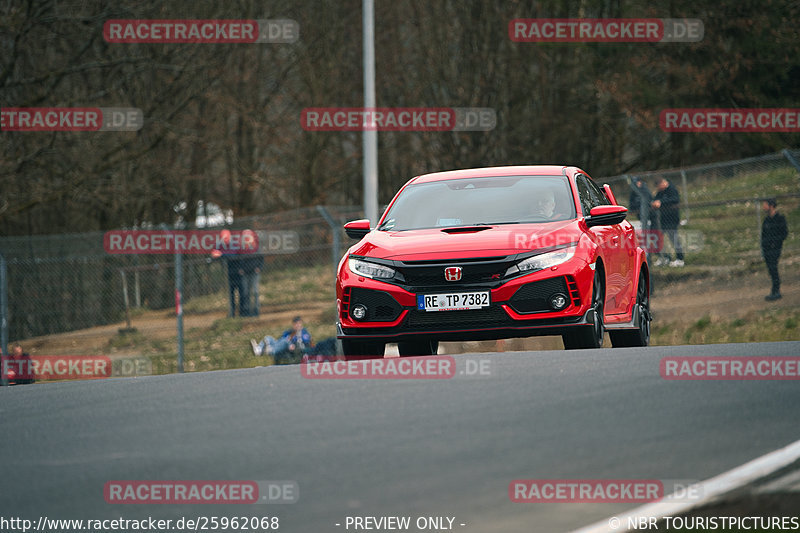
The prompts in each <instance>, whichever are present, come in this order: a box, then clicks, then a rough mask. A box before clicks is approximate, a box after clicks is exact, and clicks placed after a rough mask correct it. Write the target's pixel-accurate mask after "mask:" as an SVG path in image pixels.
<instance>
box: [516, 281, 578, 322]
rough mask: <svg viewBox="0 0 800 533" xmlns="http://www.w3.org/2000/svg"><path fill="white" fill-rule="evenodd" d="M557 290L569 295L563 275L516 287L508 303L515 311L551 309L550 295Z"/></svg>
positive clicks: (533, 311)
mask: <svg viewBox="0 0 800 533" xmlns="http://www.w3.org/2000/svg"><path fill="white" fill-rule="evenodd" d="M558 292H560V293H561V294H563V295H564V296H566V297H567V298H569V297H570V293H569V292H568V290H567V284H566V282H565V281H564V277H563V276H561V277H558V278H550V279H544V280H541V281H534V282H532V283H526V284H525V285H523V286H522V287H520V288H519V289H517V292H515V293H514V296H512V297H511V299H510V300H509V302H508V303H509V305H510V306H511V307H512V308H513V309H514V311H516V312H517V313H538V312H542V311H552V309H551V308H550V297H551V296H552V295H554V294H556V293H558Z"/></svg>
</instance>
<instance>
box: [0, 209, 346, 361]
mask: <svg viewBox="0 0 800 533" xmlns="http://www.w3.org/2000/svg"><path fill="white" fill-rule="evenodd" d="M360 216H361V210H360V208H356V207H335V206H316V207H311V208H303V209H296V210H291V211H285V212H281V213H276V214H271V215H264V216H257V217H243V218H239V219H237V220H235V222H234V223H233V224H230V225H228V226H225V229H227V230H229V232H230V233H231V234H233V236H234V240H235V239H236V236H237V234H238V235H241V234H242V233H243V232H248V231H250V232H252V233H253V234H254V235H255V236H256V239H257V243H258V244H257V246H256V248H254V249H252V250H248V251H246V252H247V253H239V254H236V253H234V254H228V253H223V254H222V255H221V256H219V254H215V253H213V252H214V250H213V249H215V248H219V244H220V241H219V238H218V237H217V236H218V235H219V234H220V233H222V228H219V227H217V228H190V227H183V228H164V229H163V230H160V229H159V228H147V229H142V228H139V229H137V230H130V231H124V230H122V231H119V232H107V233H102V232H96V233H84V234H65V235H45V236H25V237H3V238H0V253H2V259H0V274H2V278H3V279H0V282H2V281H4V280H5V282H6V283H4V284H2V286H3V287H5V288H6V290H4V291H3V290H0V293H2V294H1V296H2V297H3V298H2V303H3V304H4V305H0V316H2V317H3V323H4V327H3V328H2V332H3V337H2V347H3V349H4V353H7V352H6V350H7V347H8V342H9V341H15V342H16V341H24V342H23V344H24V348H25V349H26V350H27V351H30V352H31V353H34V354H44V355H52V354H54V353H69V354H72V355H93V354H98V353H103V354H108V353H112V354H114V353H116V354H132V353H138V354H141V353H144V354H146V355H148V356H158V355H163V358H160V360H161V361H162V362H163V365H164V367H163V368H158V366H156V369H155V370H157V371H159V370H161V371H165V370H166V371H168V370H175V369H176V368H177V364H178V363H177V361H176V357H177V356H178V355H179V352H180V351H183V350H182V347H181V344H182V343H181V342H180V341H181V340H183V341H185V343H186V346H187V347H192V348H198V347H199V348H200V349H201V350H205V349H209V350H214V349H215V346H213V345H210V346H204V345H203V342H204V338H205V335H206V330H208V329H213V328H214V327H218V328H223V329H224V328H230V329H232V330H236V329H239V328H238V327H237V326H234V324H235V323H236V322H237V321H238V318H240V317H248V318H249V317H252V318H253V320H251V322H252V323H254V324H255V323H257V320H258V317H259V316H261V315H262V311H264V310H267V311H274V310H275V309H286V310H287V312H289V313H298V314H299V313H300V312H301V311H302V310H303V309H305V308H307V307H308V306H309V305H311V304H313V305H312V307H313V308H314V309H317V308H319V307H321V302H323V301H326V302H327V303H328V304H330V305H333V304H332V303H331V302H333V294H334V293H333V280H334V265H335V264H336V263H337V262H338V260H339V258H340V257H341V255H342V254H343V253H344V250H345V248H346V247H347V246H349V245H350V244H351V243H352V242H353V241H352V240H351V239H349V238H348V237H347V236H346V235H345V234H344V231H343V229H342V225H343V224H344V223H345V222H347V221H349V220H352V219H354V218H359V217H360ZM111 233H116V235H117V236H118V237H119V242H118V243H115V242H114V241H113V237H112V238H111V240H110V237H109V234H111ZM140 234H148V235H159V234H160V235H161V236H162V237H163V235H170V234H174V235H177V234H184V235H188V236H195V235H199V236H200V237H203V236H206V235H211V236H212V237H214V238H213V239H209V240H207V241H206V242H204V243H203V244H204V246H200V247H199V248H194V249H193V248H191V247H190V246H187V247H186V249H187V250H189V253H186V254H183V255H181V256H178V255H176V254H174V253H170V252H169V251H168V250H169V248H168V247H164V246H162V247H161V248H160V249H159V248H158V246H157V245H158V244H163V242H164V240H163V238H162V240H161V241H158V240H156V239H155V238H151V239H150V240H148V241H146V243H145V242H143V241H141V240H137V239H135V238H134V239H132V240H130V241H126V239H125V238H126V237H128V236H131V235H140ZM126 242H130V243H132V244H133V246H134V249H133V250H128V249H125V243H126ZM154 243H155V245H156V246H154ZM115 244H119V246H118V247H117V248H115ZM148 247H149V248H148ZM132 251H137V252H139V253H131V252H132ZM148 251H158V252H159V253H147V252H148ZM242 259H244V260H245V262H246V261H250V262H251V263H252V261H251V260H252V259H255V264H257V265H258V268H257V271H256V272H251V273H249V276H251V277H252V278H253V279H254V283H255V284H254V285H252V286H249V287H248V286H247V285H245V283H244V278H246V277H248V276H238V277H237V279H236V281H235V282H234V281H232V276H234V275H236V274H237V273H236V272H234V271H235V270H238V269H239V268H240V267H241V266H242ZM256 284H257V285H256ZM255 287H258V289H256V288H255ZM232 288H233V291H231V289H232ZM231 292H232V294H231ZM178 296H180V300H179V299H178ZM248 296H250V298H249V300H248ZM231 299H233V303H232V302H231ZM179 302H180V303H181V304H182V305H180V306H179V305H178V303H179ZM181 315H182V318H185V320H186V323H185V333H184V335H183V336H184V337H185V338H184V339H177V335H176V329H177V327H178V326H177V322H178V317H179V316H181ZM233 317H236V319H233ZM226 319H233V320H226ZM331 323H332V320H331ZM215 324H216V326H215ZM276 326H277V325H276ZM265 333H266V331H263V330H258V331H256V330H254V331H253V332H252V334H253V336H255V337H260V336H263V335H264V334H265ZM325 333H329V334H330V333H332V332H327V331H326V332H325ZM273 334H274V332H273ZM192 343H196V344H192ZM197 343H199V344H197ZM157 359H159V358H157ZM189 362H190V363H191V361H189ZM192 367H193V365H192V364H189V368H190V369H191V368H192Z"/></svg>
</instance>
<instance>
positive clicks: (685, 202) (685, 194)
mask: <svg viewBox="0 0 800 533" xmlns="http://www.w3.org/2000/svg"><path fill="white" fill-rule="evenodd" d="M681 184H682V185H683V208H684V209H685V210H686V223H687V224H688V223H689V215H690V212H689V186H688V184H687V183H686V171H684V170H681ZM678 222H679V223H680V220H679V221H678Z"/></svg>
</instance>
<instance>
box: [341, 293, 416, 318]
mask: <svg viewBox="0 0 800 533" xmlns="http://www.w3.org/2000/svg"><path fill="white" fill-rule="evenodd" d="M357 304H363V305H365V306H366V307H367V316H366V317H364V319H363V320H361V322H392V321H393V320H396V319H397V317H398V316H400V313H401V312H402V311H403V307H402V306H401V305H400V304H399V303H397V300H395V299H394V298H392V296H391V295H390V294H389V293H388V292H384V291H373V290H370V289H361V288H354V289H353V290H352V293H351V295H350V306H349V309H353V306H355V305H357Z"/></svg>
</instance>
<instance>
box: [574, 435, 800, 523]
mask: <svg viewBox="0 0 800 533" xmlns="http://www.w3.org/2000/svg"><path fill="white" fill-rule="evenodd" d="M798 459H800V440H798V441H796V442H793V443H792V444H790V445H788V446H786V447H784V448H781V449H779V450H775V451H774V452H770V453H768V454H766V455H762V456H761V457H759V458H757V459H753V460H752V461H750V462H749V463H745V464H743V465H741V466H737V467H736V468H734V469H732V470H728V471H727V472H724V473H722V474H720V475H718V476H716V477H712V478H711V479H708V480H706V481H703V482H702V483H699V484H698V485H697V486H698V487H700V494H702V495H703V497H702V498H701V499H699V500H697V501H692V502H687V501H661V502H654V503H649V504H647V505H642V506H641V507H637V508H636V509H634V510H632V511H629V512H627V513H623V514H619V515H615V516H614V517H616V518H618V519H619V520H620V522H621V523H620V527H619V528H617V529H614V528H612V527H611V526H610V525H609V520H610V519H611V518H614V517H608V518H605V519H603V520H600V521H599V522H595V523H594V524H591V525H589V526H586V527H583V528H581V529H576V530H575V531H573V532H572V533H611V532H613V533H619V532H620V531H629V530H628V527H627V524H628V517H631V518H633V517H637V516H645V517H655V518H656V519H661V518H662V517H664V516H675V515H677V514H681V513H685V512H686V511H689V510H690V509H694V508H696V507H701V506H703V505H705V504H706V503H708V502H710V501H712V500H714V499H715V498H716V497H717V496H721V495H723V494H726V493H728V492H731V491H732V490H735V489H737V488H740V487H743V486H745V485H747V484H748V483H752V482H754V481H757V480H759V479H761V478H763V477H766V476H768V475H770V474H771V473H773V472H776V471H778V470H780V469H781V468H784V467H786V466H789V465H790V464H792V463H794V462H795V461H797V460H798ZM664 499H665V500H667V499H668V497H667V498H664ZM676 499H678V498H676Z"/></svg>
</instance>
